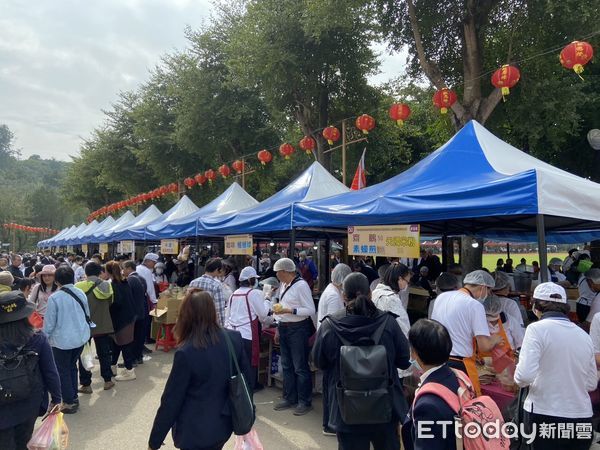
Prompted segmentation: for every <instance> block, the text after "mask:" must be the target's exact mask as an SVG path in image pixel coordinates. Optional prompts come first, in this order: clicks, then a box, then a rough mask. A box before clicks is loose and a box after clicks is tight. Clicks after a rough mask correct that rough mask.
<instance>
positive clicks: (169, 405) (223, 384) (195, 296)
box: [148, 289, 252, 450]
mask: <svg viewBox="0 0 600 450" xmlns="http://www.w3.org/2000/svg"><path fill="white" fill-rule="evenodd" d="M174 334H175V338H176V339H177V342H178V346H179V349H178V350H177V352H175V357H174V359H173V367H172V369H171V374H170V375H169V379H168V380H167V385H166V386H165V390H164V392H163V395H162V398H161V404H160V407H159V408H158V411H157V413H156V417H155V419H154V425H153V426H152V431H151V433H150V439H149V443H148V448H150V449H152V450H154V449H158V448H160V447H161V445H162V444H163V441H164V440H165V437H166V436H167V433H168V432H169V430H170V429H172V430H173V431H172V434H173V441H174V442H175V447H177V448H180V449H194V450H220V449H222V448H223V446H224V445H225V443H226V442H227V441H228V440H229V438H230V437H231V434H232V433H233V432H234V426H238V425H239V422H238V421H237V419H239V417H240V416H239V412H240V411H239V410H238V409H237V408H238V407H239V404H235V403H233V402H232V400H233V398H232V397H233V396H235V394H236V393H237V394H239V392H240V388H241V391H244V387H245V388H246V389H245V391H246V392H248V390H247V386H246V385H245V382H244V378H245V379H248V376H249V374H250V367H249V365H248V359H247V358H246V356H245V354H244V346H243V343H242V336H241V335H240V333H239V332H237V331H233V330H225V329H223V328H221V326H220V325H219V323H218V321H217V313H216V310H215V304H214V301H213V299H212V296H211V295H210V294H209V293H208V292H205V291H202V290H199V289H191V290H189V291H188V294H187V296H186V297H185V299H184V300H183V302H182V304H181V308H180V310H179V317H178V319H177V324H176V325H175V329H174ZM230 355H235V358H234V360H233V361H232V359H231V357H230ZM233 363H235V364H233ZM233 366H235V368H233ZM237 367H239V370H238V369H237ZM240 372H241V374H240ZM241 375H243V376H241ZM247 400H248V401H249V402H250V404H249V405H248V404H247V405H245V406H251V400H250V398H249V397H248V399H247ZM233 401H235V400H233ZM251 409H252V408H251ZM234 419H236V420H235V421H234ZM235 431H236V433H243V431H240V430H239V429H235ZM248 431H250V430H249V429H248V430H247V431H246V432H248Z"/></svg>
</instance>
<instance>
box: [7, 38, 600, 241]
mask: <svg viewBox="0 0 600 450" xmlns="http://www.w3.org/2000/svg"><path fill="white" fill-rule="evenodd" d="M593 56H594V49H593V47H592V46H591V45H590V44H589V43H587V42H584V41H573V42H571V43H570V44H568V45H567V46H565V47H564V48H563V50H562V51H561V52H560V56H559V59H560V63H561V64H562V65H563V67H565V68H567V69H569V70H573V71H574V72H575V73H576V74H577V75H578V76H579V77H580V78H581V73H582V72H583V71H584V66H585V65H586V64H587V63H589V62H590V61H591V59H592V58H593ZM520 78H521V73H520V71H519V69H518V68H517V67H515V66H513V65H509V64H505V65H503V66H501V67H500V68H499V69H497V70H496V71H495V72H494V73H493V75H492V76H491V79H490V81H491V83H492V85H493V86H494V87H495V88H497V89H500V91H501V93H502V97H503V98H504V99H505V100H506V98H505V97H506V96H507V95H509V93H510V89H511V88H513V87H514V86H515V85H516V84H517V83H518V82H519V80H520ZM432 100H433V104H434V106H435V107H436V108H438V109H439V110H440V113H441V114H446V113H447V112H448V109H450V108H452V105H454V104H455V103H456V101H457V100H458V95H457V94H456V92H455V91H454V90H452V89H449V88H447V87H445V88H442V89H439V90H437V91H436V92H435V93H434V95H433V99H432ZM388 115H389V117H390V119H391V120H393V121H395V122H396V123H397V124H398V126H402V125H403V124H404V122H405V121H406V120H407V119H408V118H409V117H410V115H411V109H410V106H409V105H407V104H405V103H395V104H393V105H392V106H391V107H390V108H389V110H388ZM355 126H356V128H357V129H358V130H360V131H361V132H362V133H364V134H369V132H370V131H372V130H373V129H374V128H375V126H376V122H375V119H374V118H373V117H372V116H370V115H368V114H361V115H359V116H358V117H357V118H356V121H355ZM322 136H323V138H324V139H325V140H326V141H327V143H328V144H329V145H333V144H335V143H336V142H337V141H339V140H340V138H341V133H340V130H339V129H338V128H336V127H335V126H333V125H330V126H327V127H325V128H324V129H323V131H322ZM298 147H299V148H300V149H301V150H304V151H305V152H306V154H307V155H311V154H312V153H313V152H314V150H315V148H316V141H315V139H314V138H313V137H311V136H304V137H303V138H302V139H301V140H300V142H299V143H298ZM295 151H296V149H295V148H294V146H293V145H292V144H289V143H287V142H286V143H283V144H281V145H280V146H279V154H280V155H281V156H283V157H284V158H285V159H286V160H288V159H290V158H291V157H292V155H293V154H294V153H295ZM256 157H257V159H258V160H259V161H260V163H261V165H262V166H265V165H267V164H268V163H270V162H271V161H272V160H273V154H272V153H271V152H270V151H269V150H267V149H263V150H260V151H259V152H258V153H257V154H256ZM232 168H233V170H234V171H235V172H236V174H238V175H239V174H241V173H242V172H243V171H244V170H246V164H245V162H244V161H243V160H239V159H238V160H235V161H234V162H233V163H232V164H231V168H230V167H229V166H228V165H227V164H223V165H221V166H220V167H219V168H218V172H219V173H220V174H221V176H222V177H223V178H227V177H229V176H230V175H231V169H232ZM216 178H217V172H215V171H214V170H213V169H209V170H207V171H205V172H204V173H198V174H197V175H195V176H194V177H187V178H185V179H184V180H183V184H184V185H185V186H186V187H187V188H188V189H191V188H193V187H194V186H195V185H198V186H203V185H204V184H206V182H208V183H209V184H212V183H213V182H214V181H215V180H216ZM178 191H179V184H178V183H171V184H168V185H164V186H161V187H159V188H156V189H154V190H152V191H150V192H146V193H143V194H139V195H136V196H135V197H131V198H129V199H127V200H123V201H121V202H116V203H113V204H111V205H108V206H104V207H102V208H100V209H98V210H96V211H94V212H92V213H91V214H90V215H89V216H88V218H87V219H88V222H91V221H92V220H94V219H95V218H97V217H99V216H103V215H106V214H110V213H113V212H116V211H119V210H121V209H124V208H128V207H130V206H134V205H139V204H141V203H145V202H147V201H149V200H154V199H157V198H160V197H164V196H165V195H168V194H172V193H177V192H178ZM7 225H11V224H5V225H4V227H5V228H6V227H7ZM12 225H15V226H17V225H16V224H12ZM18 226H19V227H25V226H24V225H18ZM26 228H31V229H35V230H38V228H34V227H26ZM17 229H24V228H17ZM39 229H40V230H42V229H41V228H39ZM35 232H45V231H35ZM50 232H55V230H50Z"/></svg>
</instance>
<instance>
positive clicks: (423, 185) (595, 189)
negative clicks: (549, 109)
mask: <svg viewBox="0 0 600 450" xmlns="http://www.w3.org/2000/svg"><path fill="white" fill-rule="evenodd" d="M599 199H600V185H599V184H597V183H593V182H591V181H589V180H587V179H584V178H581V177H578V176H575V175H573V174H570V173H568V172H565V171H563V170H560V169H558V168H555V167H553V166H551V165H549V164H546V163H544V162H542V161H539V160H537V159H535V158H533V157H532V156H530V155H528V154H526V153H524V152H522V151H520V150H518V149H516V148H514V147H513V146H511V145H509V144H507V143H506V142H504V141H502V140H501V139H499V138H497V137H496V136H494V135H493V134H492V133H490V132H489V131H488V130H486V129H485V128H484V127H483V126H481V125H480V124H479V123H477V122H475V121H471V122H470V123H468V124H467V125H466V126H465V127H464V128H463V129H461V130H460V131H459V132H458V133H457V134H456V135H455V136H454V137H453V138H452V139H450V140H449V141H448V142H447V143H446V144H445V145H443V146H442V147H440V148H439V149H438V150H436V151H435V152H433V153H432V154H430V155H429V156H428V157H426V158H424V159H423V160H422V161H420V162H418V163H417V164H415V165H414V166H412V167H411V168H410V169H408V170H406V171H404V172H402V173H400V174H399V175H396V176H394V177H392V178H390V179H388V180H386V181H384V182H381V183H379V184H375V185H373V186H370V187H367V188H365V189H362V190H359V191H350V190H349V189H348V188H347V187H346V186H344V185H343V184H342V183H340V182H339V181H338V180H337V179H336V178H335V177H333V176H332V175H331V174H330V173H329V172H328V171H327V170H326V169H325V168H323V167H322V166H321V165H320V164H319V163H317V162H315V163H313V164H312V165H311V166H310V167H309V168H308V169H306V170H305V171H304V172H303V173H302V174H301V175H300V176H299V177H298V178H297V179H296V180H294V181H293V182H292V183H291V184H290V185H288V186H287V187H285V188H284V189H283V190H281V191H279V192H277V193H276V194H274V195H273V196H271V197H269V198H268V199H266V200H264V201H262V202H260V203H259V202H257V201H256V200H255V199H254V198H252V197H251V196H250V195H249V194H248V193H247V192H246V191H244V190H243V189H242V188H241V187H240V186H239V185H238V184H237V183H235V182H234V183H233V184H232V185H231V186H230V187H229V188H228V189H227V190H226V191H225V192H223V193H222V194H221V195H220V196H218V197H217V198H216V199H214V200H213V201H211V202H210V203H208V204H207V205H205V206H203V207H202V208H198V207H197V206H196V205H194V204H193V203H192V201H191V200H190V199H189V198H188V197H187V196H184V197H182V198H181V199H180V200H179V202H178V203H177V204H176V205H175V206H173V208H171V209H170V210H169V211H167V212H166V213H164V214H161V213H160V211H158V209H157V208H156V207H155V206H154V205H152V206H150V207H149V208H148V209H146V210H145V211H144V212H142V213H141V214H140V215H139V216H137V217H135V216H134V215H133V213H132V212H131V211H128V212H126V213H125V214H124V215H123V216H121V217H120V218H119V219H118V220H115V219H114V218H112V217H110V216H109V217H107V218H106V219H104V220H103V221H102V222H100V223H98V222H96V221H94V222H91V223H90V224H81V225H79V226H78V227H75V226H72V227H70V228H68V229H65V230H62V231H61V232H60V233H59V234H58V235H56V236H54V237H53V238H50V239H47V240H45V241H41V242H40V243H39V246H40V247H49V246H65V245H79V244H85V243H102V242H117V241H120V240H136V241H140V240H142V241H150V240H159V239H165V238H183V237H192V236H207V237H210V236H226V235H236V234H253V235H264V236H273V235H275V234H278V233H279V234H285V233H287V234H289V233H290V232H293V233H310V232H312V233H318V232H319V231H321V232H322V231H324V230H326V231H328V232H337V233H339V234H343V233H345V229H346V227H348V226H359V225H391V224H395V225H398V224H413V223H415V224H417V223H418V224H420V225H421V232H422V234H424V235H425V234H429V235H434V236H440V235H441V236H454V235H472V236H478V237H483V238H488V239H501V240H504V241H517V242H518V241H527V242H534V241H536V240H537V241H538V242H539V243H540V244H544V245H543V247H545V242H546V239H547V242H552V243H575V242H586V241H589V240H592V239H598V238H600V200H599ZM541 248H542V247H541V246H540V249H541Z"/></svg>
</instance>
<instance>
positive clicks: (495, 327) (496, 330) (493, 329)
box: [488, 322, 500, 334]
mask: <svg viewBox="0 0 600 450" xmlns="http://www.w3.org/2000/svg"><path fill="white" fill-rule="evenodd" d="M488 328H489V330H490V334H498V333H500V324H498V323H496V324H495V325H493V324H491V323H490V322H488Z"/></svg>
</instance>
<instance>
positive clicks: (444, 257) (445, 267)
mask: <svg viewBox="0 0 600 450" xmlns="http://www.w3.org/2000/svg"><path fill="white" fill-rule="evenodd" d="M442 270H443V271H444V272H445V271H447V270H448V235H446V233H444V234H442Z"/></svg>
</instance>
